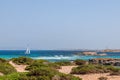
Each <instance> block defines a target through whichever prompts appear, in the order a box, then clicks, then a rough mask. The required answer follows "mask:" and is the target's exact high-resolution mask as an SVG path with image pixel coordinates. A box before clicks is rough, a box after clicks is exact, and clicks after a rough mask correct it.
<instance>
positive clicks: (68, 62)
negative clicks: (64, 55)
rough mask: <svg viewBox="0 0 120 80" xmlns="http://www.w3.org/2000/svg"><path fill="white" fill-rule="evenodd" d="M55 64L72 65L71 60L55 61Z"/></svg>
mask: <svg viewBox="0 0 120 80" xmlns="http://www.w3.org/2000/svg"><path fill="white" fill-rule="evenodd" d="M55 64H57V65H60V66H69V65H72V64H71V62H70V61H60V62H55Z"/></svg>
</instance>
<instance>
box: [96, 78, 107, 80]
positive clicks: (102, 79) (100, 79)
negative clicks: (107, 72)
mask: <svg viewBox="0 0 120 80" xmlns="http://www.w3.org/2000/svg"><path fill="white" fill-rule="evenodd" d="M98 79H99V80H107V79H108V78H107V77H100V78H98Z"/></svg>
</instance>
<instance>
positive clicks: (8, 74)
mask: <svg viewBox="0 0 120 80" xmlns="http://www.w3.org/2000/svg"><path fill="white" fill-rule="evenodd" d="M11 60H12V61H13V62H14V63H16V64H18V65H21V64H22V65H28V66H27V67H26V70H28V71H29V72H22V73H18V72H16V70H15V69H14V67H13V66H11V65H10V64H9V61H7V60H5V59H0V64H1V65H0V72H1V73H3V74H4V76H0V80H82V79H80V78H78V77H75V76H72V74H89V73H108V72H109V73H110V75H120V68H116V67H114V66H108V65H107V66H105V65H99V64H97V65H96V64H89V63H87V61H84V60H80V59H78V60H75V61H74V62H72V63H71V62H69V61H61V62H53V63H52V62H49V61H46V60H33V59H31V58H27V57H19V58H13V59H11ZM69 65H77V66H78V67H75V68H73V69H72V71H71V74H69V75H68V74H63V73H60V72H58V70H57V69H60V68H61V66H69ZM99 80H107V79H106V78H104V77H100V78H99Z"/></svg>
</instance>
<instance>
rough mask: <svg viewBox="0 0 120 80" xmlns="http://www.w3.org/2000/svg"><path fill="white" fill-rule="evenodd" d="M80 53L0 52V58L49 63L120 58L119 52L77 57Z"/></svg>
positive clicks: (41, 51)
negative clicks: (26, 59) (23, 58)
mask: <svg viewBox="0 0 120 80" xmlns="http://www.w3.org/2000/svg"><path fill="white" fill-rule="evenodd" d="M76 52H80V51H62V50H61V51H58V50H31V54H25V50H0V58H5V59H11V58H15V57H20V56H27V57H30V58H33V59H46V60H49V61H59V60H75V59H83V60H88V59H92V58H120V52H108V53H106V54H107V56H78V55H75V53H76ZM99 54H100V53H99Z"/></svg>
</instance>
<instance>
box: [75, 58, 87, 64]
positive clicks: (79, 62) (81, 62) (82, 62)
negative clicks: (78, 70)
mask: <svg viewBox="0 0 120 80" xmlns="http://www.w3.org/2000/svg"><path fill="white" fill-rule="evenodd" d="M74 62H75V64H76V65H85V64H86V61H84V60H81V59H77V60H75V61H74Z"/></svg>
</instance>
